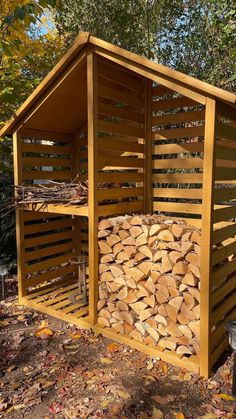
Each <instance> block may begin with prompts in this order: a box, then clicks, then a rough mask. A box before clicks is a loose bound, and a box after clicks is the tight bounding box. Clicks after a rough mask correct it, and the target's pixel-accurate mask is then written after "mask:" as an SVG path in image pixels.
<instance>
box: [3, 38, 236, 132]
mask: <svg viewBox="0 0 236 419" xmlns="http://www.w3.org/2000/svg"><path fill="white" fill-rule="evenodd" d="M88 44H89V45H91V47H92V48H93V49H94V50H95V52H97V53H98V54H100V55H101V56H103V57H105V58H107V59H109V60H111V61H113V62H115V63H117V64H119V65H121V66H124V67H125V68H128V69H130V70H132V71H135V72H137V73H139V74H140V75H142V76H144V77H147V78H150V79H151V80H154V81H156V82H158V83H160V84H164V85H166V86H167V87H169V88H170V89H172V90H175V91H176V92H178V93H181V94H183V95H184V96H187V97H191V96H192V98H194V100H196V101H197V102H199V103H202V104H204V103H205V98H206V97H211V98H215V99H218V100H221V101H223V102H225V103H227V104H228V105H230V106H235V104H236V95H235V94H233V93H230V92H227V91H225V90H223V89H220V88H218V87H215V86H212V85H210V84H208V83H205V82H203V81H200V80H198V79H195V78H193V77H191V76H188V75H186V74H183V73H180V72H178V71H176V70H173V69H170V68H168V67H165V66H163V65H161V64H157V63H155V62H153V61H151V60H148V59H147V58H145V57H140V56H139V55H137V54H134V53H131V52H128V51H126V50H124V49H122V48H119V47H117V46H115V45H112V44H110V43H108V42H105V41H102V40H100V39H98V38H96V37H94V36H92V35H91V34H89V33H88V32H81V33H80V34H79V35H78V37H77V38H76V40H75V43H74V44H73V46H72V47H71V48H70V50H69V51H68V52H67V53H66V54H65V55H64V57H63V58H62V59H61V60H60V61H59V62H58V63H57V64H56V66H55V67H54V68H53V70H52V71H51V72H50V73H49V74H48V75H47V76H46V77H45V79H44V80H43V81H42V82H41V83H40V84H39V86H38V87H37V88H36V89H35V90H34V92H33V93H32V94H31V95H30V96H29V98H28V99H27V100H26V101H25V102H24V103H23V105H22V106H21V107H20V108H19V109H18V110H17V111H16V112H15V114H14V116H13V117H12V118H11V119H10V120H9V121H8V122H7V123H6V124H5V125H4V127H3V128H2V129H1V131H0V136H5V135H11V134H12V133H13V132H14V131H15V130H16V129H18V128H19V126H20V124H21V122H22V121H23V120H24V118H25V117H26V116H27V115H28V114H29V113H30V112H31V111H32V109H34V107H35V106H36V104H37V102H38V101H39V100H40V99H41V98H42V96H44V95H45V94H46V93H47V92H48V91H49V90H50V88H51V86H52V85H53V83H55V82H56V80H57V79H58V78H59V77H60V76H61V75H62V74H64V73H65V74H66V72H67V69H68V68H69V66H70V64H71V63H72V62H73V60H76V57H78V55H79V53H80V52H81V51H82V50H83V49H84V48H85V47H86V46H87V45H88ZM191 92H192V93H191Z"/></svg>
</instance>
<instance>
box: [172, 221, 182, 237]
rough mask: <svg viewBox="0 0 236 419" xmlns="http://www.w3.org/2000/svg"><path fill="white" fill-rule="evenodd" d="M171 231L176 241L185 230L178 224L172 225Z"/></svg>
mask: <svg viewBox="0 0 236 419" xmlns="http://www.w3.org/2000/svg"><path fill="white" fill-rule="evenodd" d="M171 231H172V233H173V235H174V236H175V237H176V238H177V239H180V238H181V237H182V235H183V234H184V232H185V231H186V230H185V228H184V227H183V226H182V225H180V224H173V225H172V228H171Z"/></svg>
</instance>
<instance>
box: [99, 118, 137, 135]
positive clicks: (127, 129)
mask: <svg viewBox="0 0 236 419" xmlns="http://www.w3.org/2000/svg"><path fill="white" fill-rule="evenodd" d="M98 131H102V132H109V133H111V134H112V133H113V134H118V135H127V136H129V137H135V138H143V136H144V130H143V129H140V128H136V127H132V126H129V125H125V124H124V123H122V122H108V121H101V120H99V121H98Z"/></svg>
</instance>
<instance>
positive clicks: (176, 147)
mask: <svg viewBox="0 0 236 419" xmlns="http://www.w3.org/2000/svg"><path fill="white" fill-rule="evenodd" d="M203 150H204V144H203V143H200V142H189V143H187V142H185V143H180V144H160V145H154V154H180V153H203Z"/></svg>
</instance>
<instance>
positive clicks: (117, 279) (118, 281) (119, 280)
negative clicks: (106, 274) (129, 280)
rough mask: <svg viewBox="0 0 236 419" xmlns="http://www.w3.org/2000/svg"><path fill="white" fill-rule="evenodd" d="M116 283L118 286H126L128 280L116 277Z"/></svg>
mask: <svg viewBox="0 0 236 419" xmlns="http://www.w3.org/2000/svg"><path fill="white" fill-rule="evenodd" d="M114 282H115V283H116V284H120V285H126V279H125V276H116V277H115V278H114Z"/></svg>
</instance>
